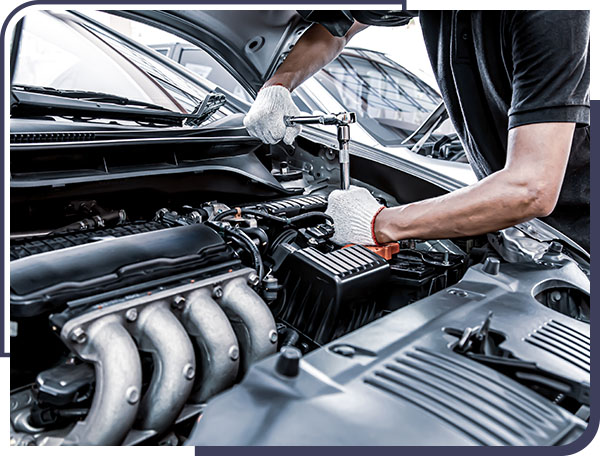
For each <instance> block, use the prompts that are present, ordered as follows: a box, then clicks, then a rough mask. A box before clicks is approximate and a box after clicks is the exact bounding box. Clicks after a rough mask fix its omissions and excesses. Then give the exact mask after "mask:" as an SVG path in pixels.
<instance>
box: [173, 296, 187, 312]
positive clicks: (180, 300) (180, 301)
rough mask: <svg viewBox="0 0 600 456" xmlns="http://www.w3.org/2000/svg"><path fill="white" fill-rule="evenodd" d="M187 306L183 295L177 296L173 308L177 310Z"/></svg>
mask: <svg viewBox="0 0 600 456" xmlns="http://www.w3.org/2000/svg"><path fill="white" fill-rule="evenodd" d="M184 304H185V298H184V297H183V296H181V295H177V296H175V298H174V299H173V304H172V306H173V307H174V308H175V309H183V305H184Z"/></svg>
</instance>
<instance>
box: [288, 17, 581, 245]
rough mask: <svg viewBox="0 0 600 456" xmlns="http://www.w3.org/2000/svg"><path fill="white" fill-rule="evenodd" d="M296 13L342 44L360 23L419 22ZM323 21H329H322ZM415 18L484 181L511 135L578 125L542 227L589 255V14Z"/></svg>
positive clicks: (495, 168) (471, 160)
mask: <svg viewBox="0 0 600 456" xmlns="http://www.w3.org/2000/svg"><path fill="white" fill-rule="evenodd" d="M300 13H301V14H302V15H303V16H304V17H305V18H307V19H308V20H312V21H315V22H321V23H322V24H323V25H324V26H325V27H327V28H328V30H329V31H330V32H331V33H332V34H334V35H337V36H341V35H344V34H345V33H346V32H347V31H348V29H349V28H350V26H351V25H352V23H353V21H354V20H357V21H358V22H361V23H364V24H367V25H384V26H397V25H404V24H406V23H408V22H409V21H410V19H411V18H412V17H414V16H415V15H416V14H417V13H414V12H407V11H343V12H340V11H337V12H334V11H329V12H317V11H313V12H300ZM320 14H323V15H327V16H326V17H325V16H324V17H323V21H321V20H320V18H319V15H320ZM419 17H420V21H421V28H422V30H423V36H424V39H425V45H426V47H427V51H428V53H429V58H430V60H431V64H432V67H433V72H434V74H435V76H436V79H437V82H438V84H439V87H440V91H441V93H442V97H443V99H444V103H445V105H446V108H447V110H448V113H449V115H450V118H451V120H452V122H453V124H454V127H455V128H456V131H457V133H458V135H459V137H460V139H461V141H462V143H463V145H464V146H465V151H466V153H467V156H468V158H469V163H470V164H471V166H472V168H473V170H474V171H475V174H476V175H477V177H478V178H480V179H481V178H483V177H485V176H487V175H489V174H491V173H493V172H495V171H498V170H500V169H502V168H503V167H504V164H505V162H506V149H507V139H508V130H509V129H510V128H514V127H517V126H520V125H526V124H532V123H541V122H574V123H576V124H577V128H576V129H575V135H574V138H573V146H572V148H571V155H570V158H569V163H568V166H567V171H566V175H565V179H564V181H563V186H562V190H561V194H560V197H559V201H558V204H557V207H556V209H555V210H554V212H553V213H552V214H551V215H550V216H549V217H547V218H546V219H545V221H547V222H548V223H549V224H550V225H552V226H554V227H555V228H557V229H558V230H560V231H561V232H563V233H565V234H566V235H567V236H569V237H571V238H572V239H573V240H575V241H576V242H578V243H579V244H581V245H582V246H583V247H584V248H586V249H587V250H589V202H590V200H589V198H590V183H589V179H590V169H589V161H590V132H589V123H590V102H589V84H590V70H589V12H587V11H422V12H420V13H419ZM540 178H541V179H543V178H544V176H540Z"/></svg>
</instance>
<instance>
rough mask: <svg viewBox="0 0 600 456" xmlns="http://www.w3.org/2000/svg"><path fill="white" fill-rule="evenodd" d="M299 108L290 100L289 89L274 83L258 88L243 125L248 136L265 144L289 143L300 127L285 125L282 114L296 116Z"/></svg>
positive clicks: (292, 140) (297, 133)
mask: <svg viewBox="0 0 600 456" xmlns="http://www.w3.org/2000/svg"><path fill="white" fill-rule="evenodd" d="M299 114H300V110H299V109H298V107H297V106H296V105H295V104H294V102H293V101H292V95H291V94H290V91H289V90H288V89H286V88H285V87H283V86H279V85H274V86H269V87H265V88H263V89H260V91H259V92H258V95H257V96H256V100H254V103H252V107H251V108H250V111H248V114H246V117H244V126H245V127H246V130H248V133H249V134H250V136H254V137H255V138H258V139H260V140H261V141H262V142H264V143H267V144H277V143H278V142H279V141H281V140H282V139H283V142H284V143H286V144H289V145H291V144H292V143H293V142H294V139H295V138H296V136H298V135H299V134H300V131H301V130H302V127H301V126H300V125H294V126H293V127H288V126H286V124H285V122H284V120H283V116H297V115H299Z"/></svg>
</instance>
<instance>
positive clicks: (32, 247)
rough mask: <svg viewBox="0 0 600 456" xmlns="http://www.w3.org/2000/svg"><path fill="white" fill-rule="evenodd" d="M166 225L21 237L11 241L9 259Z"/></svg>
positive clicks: (122, 226) (127, 226) (145, 223)
mask: <svg viewBox="0 0 600 456" xmlns="http://www.w3.org/2000/svg"><path fill="white" fill-rule="evenodd" d="M165 228H166V226H165V225H163V224H162V223H160V222H144V223H131V224H128V225H119V226H115V227H113V228H103V229H99V230H90V231H81V232H73V233H69V234H63V235H58V236H50V237H46V238H43V239H35V238H31V239H23V240H20V241H11V243H10V260H11V261H12V260H16V259H19V258H25V257H28V256H30V255H37V254H38V253H44V252H51V251H53V250H60V249H65V248H67V247H73V246H76V245H82V244H87V243H89V242H94V240H95V239H99V238H103V237H122V236H130V235H132V234H139V233H148V232H150V231H157V230H162V229H165Z"/></svg>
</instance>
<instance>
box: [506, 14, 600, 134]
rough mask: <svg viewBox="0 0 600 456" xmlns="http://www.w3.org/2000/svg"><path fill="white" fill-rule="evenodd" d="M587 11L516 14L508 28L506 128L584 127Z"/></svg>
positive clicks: (586, 119) (587, 71) (587, 79)
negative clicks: (509, 75) (561, 124)
mask: <svg viewBox="0 0 600 456" xmlns="http://www.w3.org/2000/svg"><path fill="white" fill-rule="evenodd" d="M589 23H590V17H589V11H519V12H515V13H514V14H513V16H512V19H511V21H510V23H509V24H508V36H507V37H506V41H507V42H508V46H509V47H510V49H509V51H510V52H512V64H513V73H512V88H513V92H512V100H511V106H510V109H509V111H508V114H509V128H514V127H517V126H519V125H526V124H532V123H542V122H574V123H577V124H578V126H585V125H589V123H590V94H589V87H590V62H589Z"/></svg>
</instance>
